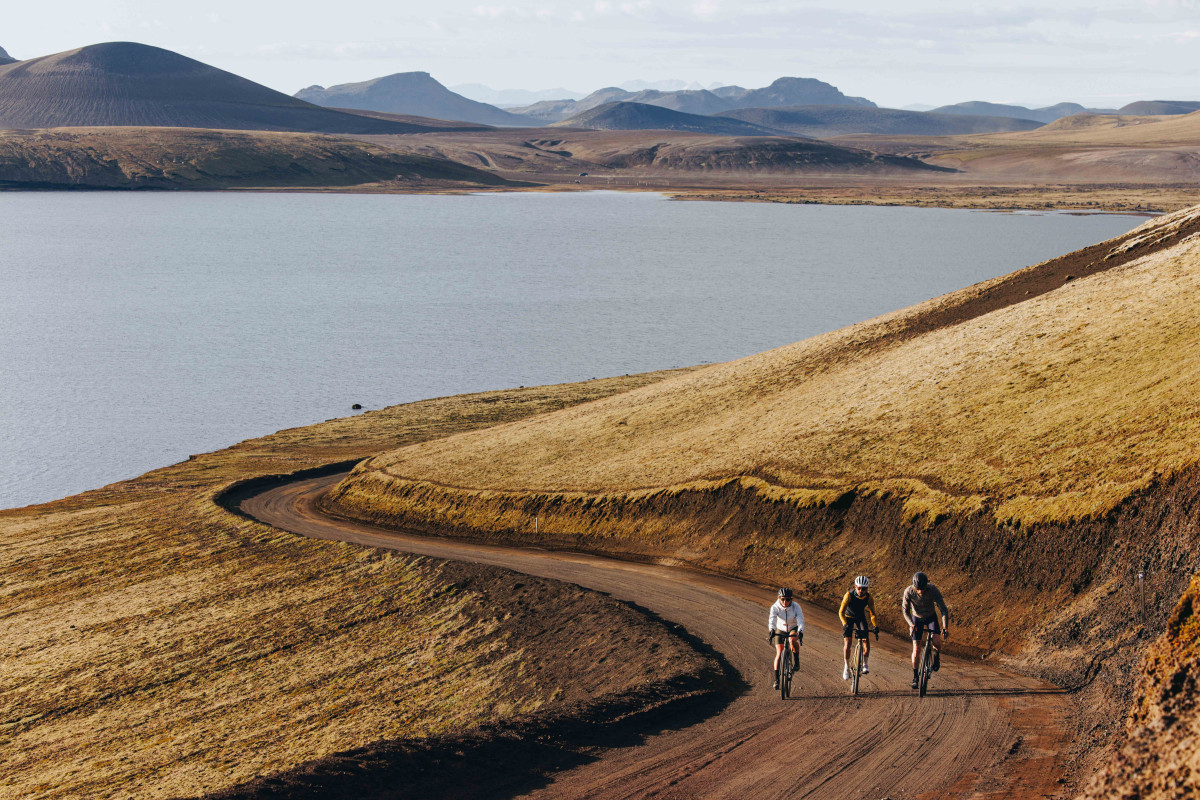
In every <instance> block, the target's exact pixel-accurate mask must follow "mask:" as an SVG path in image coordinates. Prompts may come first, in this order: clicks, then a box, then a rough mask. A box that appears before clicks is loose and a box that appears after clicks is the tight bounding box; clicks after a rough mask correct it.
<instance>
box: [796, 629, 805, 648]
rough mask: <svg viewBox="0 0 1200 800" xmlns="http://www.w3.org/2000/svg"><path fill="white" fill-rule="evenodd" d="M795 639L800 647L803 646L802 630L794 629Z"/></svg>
mask: <svg viewBox="0 0 1200 800" xmlns="http://www.w3.org/2000/svg"><path fill="white" fill-rule="evenodd" d="M796 639H798V640H799V644H800V646H801V647H803V646H804V631H796Z"/></svg>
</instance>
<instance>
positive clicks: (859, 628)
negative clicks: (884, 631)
mask: <svg viewBox="0 0 1200 800" xmlns="http://www.w3.org/2000/svg"><path fill="white" fill-rule="evenodd" d="M870 635H871V632H870V631H869V630H868V629H867V621H866V620H865V619H864V620H855V622H854V650H853V655H851V656H850V666H851V672H850V694H852V695H856V696H857V695H858V679H859V678H860V677H862V668H863V660H864V659H865V658H866V654H865V652H864V650H865V649H866V648H864V647H863V641H864V640H866V639H867V637H869V636H870Z"/></svg>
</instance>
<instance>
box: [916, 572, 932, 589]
mask: <svg viewBox="0 0 1200 800" xmlns="http://www.w3.org/2000/svg"><path fill="white" fill-rule="evenodd" d="M928 585H929V576H928V575H926V574H925V573H924V572H918V573H917V574H916V575H913V588H914V589H924V588H925V587H926V586H928Z"/></svg>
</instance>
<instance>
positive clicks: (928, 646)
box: [917, 627, 937, 697]
mask: <svg viewBox="0 0 1200 800" xmlns="http://www.w3.org/2000/svg"><path fill="white" fill-rule="evenodd" d="M933 633H934V632H933V631H931V630H929V628H928V627H925V628H924V630H922V631H921V637H922V639H923V641H922V643H921V656H920V658H919V659H918V660H917V694H918V696H920V697H924V696H925V693H926V692H927V691H928V689H929V676H930V675H932V674H933V659H934V651H935V650H936V649H937V648H935V647H934V646H933Z"/></svg>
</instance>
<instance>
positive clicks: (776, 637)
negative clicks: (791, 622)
mask: <svg viewBox="0 0 1200 800" xmlns="http://www.w3.org/2000/svg"><path fill="white" fill-rule="evenodd" d="M799 634H800V629H799V628H788V632H787V633H786V634H785V633H783V631H773V632H772V633H771V644H783V643H784V642H786V641H787V640H788V639H789V638H790V637H792V636H799Z"/></svg>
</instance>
